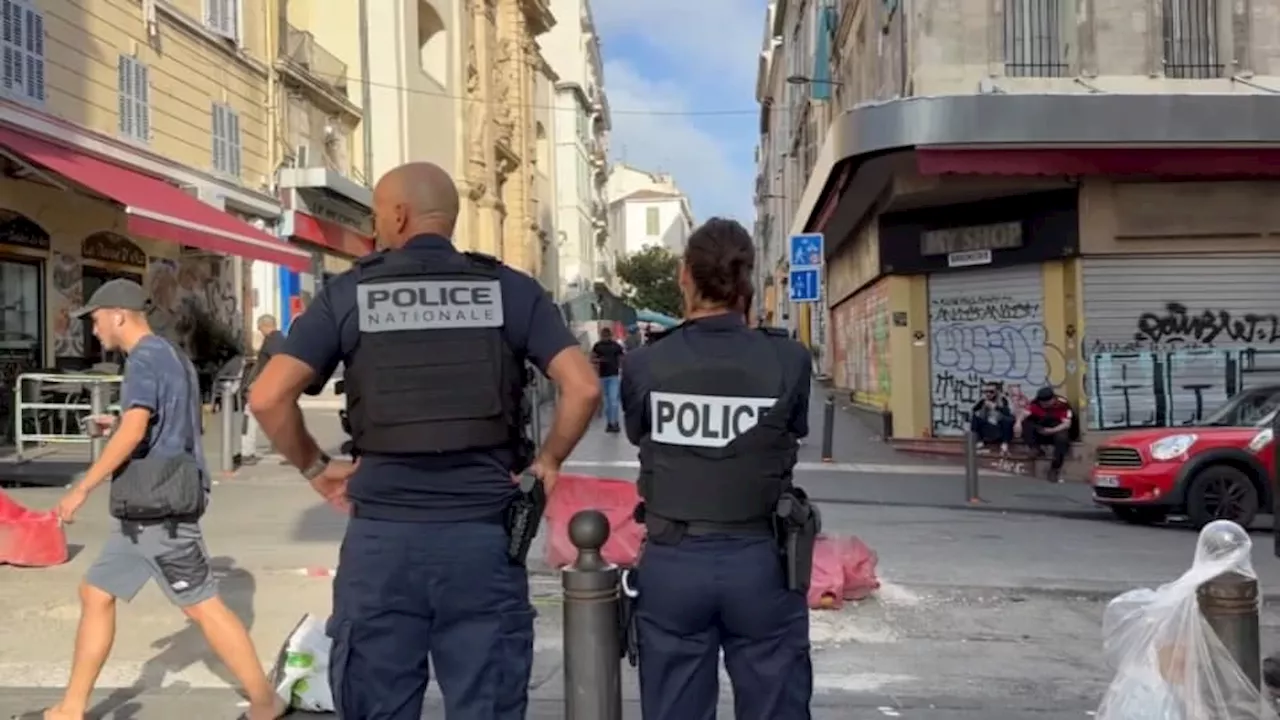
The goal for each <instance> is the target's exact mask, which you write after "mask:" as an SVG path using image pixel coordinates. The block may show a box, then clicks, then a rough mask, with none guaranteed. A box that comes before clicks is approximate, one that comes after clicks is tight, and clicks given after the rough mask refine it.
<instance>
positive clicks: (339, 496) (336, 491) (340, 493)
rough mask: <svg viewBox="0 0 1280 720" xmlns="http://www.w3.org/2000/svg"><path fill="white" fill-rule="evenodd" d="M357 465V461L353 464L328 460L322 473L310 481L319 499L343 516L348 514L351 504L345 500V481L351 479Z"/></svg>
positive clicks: (358, 461)
mask: <svg viewBox="0 0 1280 720" xmlns="http://www.w3.org/2000/svg"><path fill="white" fill-rule="evenodd" d="M359 464H360V460H359V459H357V460H356V461H355V462H347V461H346V460H330V461H329V464H328V465H326V466H325V468H324V472H322V473H320V474H319V475H317V476H315V477H314V478H312V479H311V487H313V488H315V490H316V492H318V493H320V497H322V498H324V501H325V502H327V503H329V504H330V505H332V506H333V509H335V510H337V511H338V512H340V513H343V514H346V513H349V512H351V502H350V500H348V499H347V481H348V480H349V479H351V475H352V473H354V472H355V471H356V467H357V466H359Z"/></svg>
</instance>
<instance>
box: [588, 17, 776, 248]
mask: <svg viewBox="0 0 1280 720" xmlns="http://www.w3.org/2000/svg"><path fill="white" fill-rule="evenodd" d="M590 2H591V10H592V14H593V15H594V18H595V23H596V29H597V31H598V32H599V34H600V38H601V50H602V52H603V54H604V61H605V70H604V90H605V94H606V95H607V96H608V98H609V106H610V109H611V110H612V113H613V130H612V132H611V133H610V136H609V147H610V155H611V156H612V159H613V160H614V161H615V162H625V163H627V164H628V165H632V166H634V167H637V168H640V169H642V170H649V171H657V172H666V173H670V174H671V175H672V177H673V178H674V179H675V182H676V184H677V185H679V186H680V188H681V189H682V190H684V192H685V193H686V194H687V195H688V196H689V199H690V202H691V203H692V205H693V214H694V219H695V221H697V222H702V221H703V220H706V219H707V218H709V217H712V216H716V215H719V216H722V217H732V218H735V219H737V220H739V221H740V222H742V223H743V224H745V225H747V226H748V227H750V225H751V222H752V220H753V219H754V210H753V205H752V198H751V196H752V193H753V191H754V183H755V155H754V153H755V146H756V142H757V141H758V140H759V114H758V111H757V108H758V106H757V104H756V100H755V79H756V69H757V62H758V58H759V56H760V47H761V42H762V37H763V33H764V21H765V11H766V7H767V2H766V0H590Z"/></svg>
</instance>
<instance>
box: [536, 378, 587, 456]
mask: <svg viewBox="0 0 1280 720" xmlns="http://www.w3.org/2000/svg"><path fill="white" fill-rule="evenodd" d="M599 405H600V393H599V391H597V392H595V393H594V394H591V393H575V392H569V391H562V393H561V395H560V402H558V403H556V416H555V419H554V420H553V421H552V423H551V432H549V433H547V437H546V439H545V440H543V442H542V450H541V451H540V454H541V455H542V456H544V457H548V458H551V459H552V460H554V461H555V462H556V464H559V463H562V462H564V461H565V460H567V459H568V457H569V453H571V452H573V449H574V448H575V447H577V445H578V441H579V440H581V439H582V436H583V435H586V434H587V427H588V426H590V425H591V418H593V417H595V414H596V408H597V407H598V406H599Z"/></svg>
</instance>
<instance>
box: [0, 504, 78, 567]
mask: <svg viewBox="0 0 1280 720" xmlns="http://www.w3.org/2000/svg"><path fill="white" fill-rule="evenodd" d="M66 561H67V535H66V532H65V531H64V530H63V528H62V523H61V522H60V521H59V520H58V515H57V513H55V512H53V511H52V510H46V511H42V512H37V511H35V510H30V509H28V508H26V507H24V506H23V505H22V504H21V503H19V502H18V501H17V500H14V499H13V498H11V497H9V496H8V495H7V494H5V493H4V492H3V491H0V565H16V566H19V567H32V568H38V567H51V566H54V565H61V564H63V563H65V562H66Z"/></svg>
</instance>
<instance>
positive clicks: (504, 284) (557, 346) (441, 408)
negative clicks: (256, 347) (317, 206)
mask: <svg viewBox="0 0 1280 720" xmlns="http://www.w3.org/2000/svg"><path fill="white" fill-rule="evenodd" d="M373 210H374V219H375V221H376V227H377V231H378V240H379V243H380V245H381V246H382V247H383V248H385V250H384V251H383V252H380V253H377V254H375V255H371V256H368V257H365V258H363V259H361V260H359V261H357V263H356V266H355V267H354V268H353V269H352V270H350V271H348V272H345V273H343V274H341V275H339V276H337V277H335V278H334V279H333V280H332V281H331V282H329V283H327V284H325V286H324V287H323V288H322V289H321V290H320V292H319V294H318V295H317V296H316V298H315V300H314V301H313V302H312V303H311V305H310V306H309V307H308V308H307V311H306V312H305V313H303V314H302V315H301V316H299V317H298V318H297V319H296V320H294V322H293V324H292V325H291V326H290V328H289V336H288V338H287V339H286V341H285V346H284V350H283V351H282V352H281V353H280V354H279V355H277V356H275V357H273V358H272V359H271V361H270V362H268V363H267V366H266V367H265V368H264V369H263V371H262V375H261V376H259V378H258V380H257V382H256V383H254V386H253V389H252V391H251V393H250V399H249V405H250V408H251V410H252V411H253V412H254V414H256V415H257V417H258V420H259V422H261V423H262V429H263V432H265V433H266V434H267V436H268V437H269V438H271V440H272V441H273V442H274V444H275V447H276V449H277V450H278V451H279V452H280V453H281V454H282V455H284V456H285V457H286V458H288V459H289V461H290V462H292V463H293V464H294V465H296V466H297V467H298V468H299V469H300V470H301V471H302V475H303V477H304V478H306V479H307V480H309V481H310V482H311V484H312V486H313V487H315V488H316V490H317V491H318V492H319V493H320V494H321V495H322V496H323V497H324V498H325V499H326V500H328V501H329V502H330V503H332V504H333V505H335V506H337V507H339V508H341V509H342V510H343V511H347V510H348V508H349V511H350V514H351V520H350V522H349V523H348V524H347V529H346V535H345V536H344V538H343V541H342V552H341V557H340V558H339V562H338V571H337V575H336V577H335V578H334V582H333V615H332V617H331V618H330V621H329V628H328V632H329V636H330V637H331V638H333V661H332V664H331V666H330V684H331V686H332V689H333V697H334V703H335V705H336V707H337V713H338V716H339V717H342V718H347V719H348V720H420V718H421V717H422V704H423V693H424V692H425V691H426V688H427V683H428V680H429V678H430V676H429V670H428V667H430V668H432V669H434V672H435V677H436V680H437V682H439V684H440V690H441V693H442V694H443V695H444V705H445V717H447V718H448V719H449V720H523V718H524V717H525V713H526V709H527V705H528V687H529V675H530V672H531V671H532V667H533V621H534V616H535V613H534V610H533V607H532V605H531V604H530V601H529V580H528V574H527V572H526V569H525V567H524V558H523V557H522V556H518V555H513V554H512V543H511V531H512V528H511V527H510V526H509V516H510V515H511V514H510V513H509V512H508V510H509V509H510V508H511V507H512V505H513V503H515V502H517V501H518V499H519V488H518V486H517V484H516V482H515V479H516V474H518V473H521V472H524V471H526V470H527V471H529V472H531V473H533V474H534V475H536V476H537V477H538V478H539V480H540V481H541V482H542V483H543V485H544V486H545V489H546V490H547V492H548V493H549V492H550V491H551V489H552V488H553V487H554V486H555V481H556V476H557V474H558V473H559V471H560V465H561V463H563V462H564V460H565V459H566V458H568V457H569V453H570V452H571V451H572V450H573V447H574V446H575V445H576V444H577V443H578V441H579V440H580V439H581V438H582V436H583V434H584V433H585V432H586V430H587V427H588V425H589V424H590V422H591V417H592V415H594V414H595V411H596V406H597V404H598V403H599V398H600V384H599V381H598V379H597V378H596V374H595V372H593V371H592V368H591V364H590V363H589V362H588V361H587V357H586V354H585V353H583V352H582V350H581V348H580V347H579V346H578V341H577V339H576V338H575V337H574V336H573V334H572V333H570V332H569V329H568V328H567V327H566V326H565V323H564V320H563V319H562V317H561V316H560V313H559V312H558V310H557V308H556V306H555V303H554V302H553V301H552V300H551V298H550V297H549V296H548V295H547V293H546V291H544V290H543V289H542V287H541V286H540V285H538V283H537V282H536V281H535V280H533V279H532V278H531V277H529V276H528V275H525V274H523V273H520V272H517V271H515V270H512V269H511V268H509V267H507V266H505V265H503V264H502V263H501V262H499V261H498V260H496V259H494V258H491V257H489V256H486V255H479V254H476V253H463V252H459V251H458V249H457V248H455V247H454V245H453V240H452V235H453V231H454V227H455V224H456V222H457V219H458V191H457V186H456V185H455V184H454V181H453V179H452V178H451V177H449V175H448V174H447V173H445V171H444V170H442V169H440V168H439V167H437V166H435V165H431V164H429V163H412V164H409V165H402V166H400V167H398V168H395V169H393V170H391V171H390V172H388V173H387V174H386V175H385V176H383V177H382V179H381V180H379V181H378V184H377V187H375V189H374V193H373ZM526 360H529V361H532V362H533V364H534V365H536V366H537V367H538V369H539V370H541V371H542V372H543V373H544V374H546V375H547V376H548V377H550V379H551V380H552V381H553V382H554V383H555V384H556V386H557V389H558V391H559V400H558V402H557V403H556V410H555V419H554V421H553V423H552V426H551V429H550V431H549V432H548V433H547V435H546V437H545V438H544V439H543V442H542V444H541V446H540V448H539V451H538V455H537V456H536V457H530V456H528V455H527V454H526V453H527V452H528V448H529V447H531V444H529V443H526V442H525V438H523V436H522V433H523V424H524V423H523V420H524V418H523V413H522V410H521V408H522V405H523V390H524V385H525V381H526V366H525V361H526ZM339 363H344V367H345V372H344V376H343V381H344V383H345V390H346V392H345V396H346V400H347V412H348V419H349V421H350V428H351V437H352V445H353V452H354V453H355V454H356V456H357V457H358V458H359V461H358V465H353V464H352V463H349V462H343V461H340V460H335V459H332V458H330V457H329V456H328V455H326V454H325V453H324V452H322V451H321V449H320V447H319V446H317V445H316V441H315V439H314V438H313V437H312V436H311V434H310V433H308V432H307V429H306V427H305V425H304V424H303V418H302V412H301V410H300V409H299V408H298V397H299V396H300V395H301V394H302V393H303V391H304V390H306V389H307V388H310V387H315V386H316V385H317V384H322V383H323V382H324V381H326V380H328V378H329V377H330V376H331V375H332V374H333V372H334V370H335V369H336V368H337V366H338V364H339ZM524 550H526V551H527V547H526V548H524ZM428 662H430V665H429V666H428Z"/></svg>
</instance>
